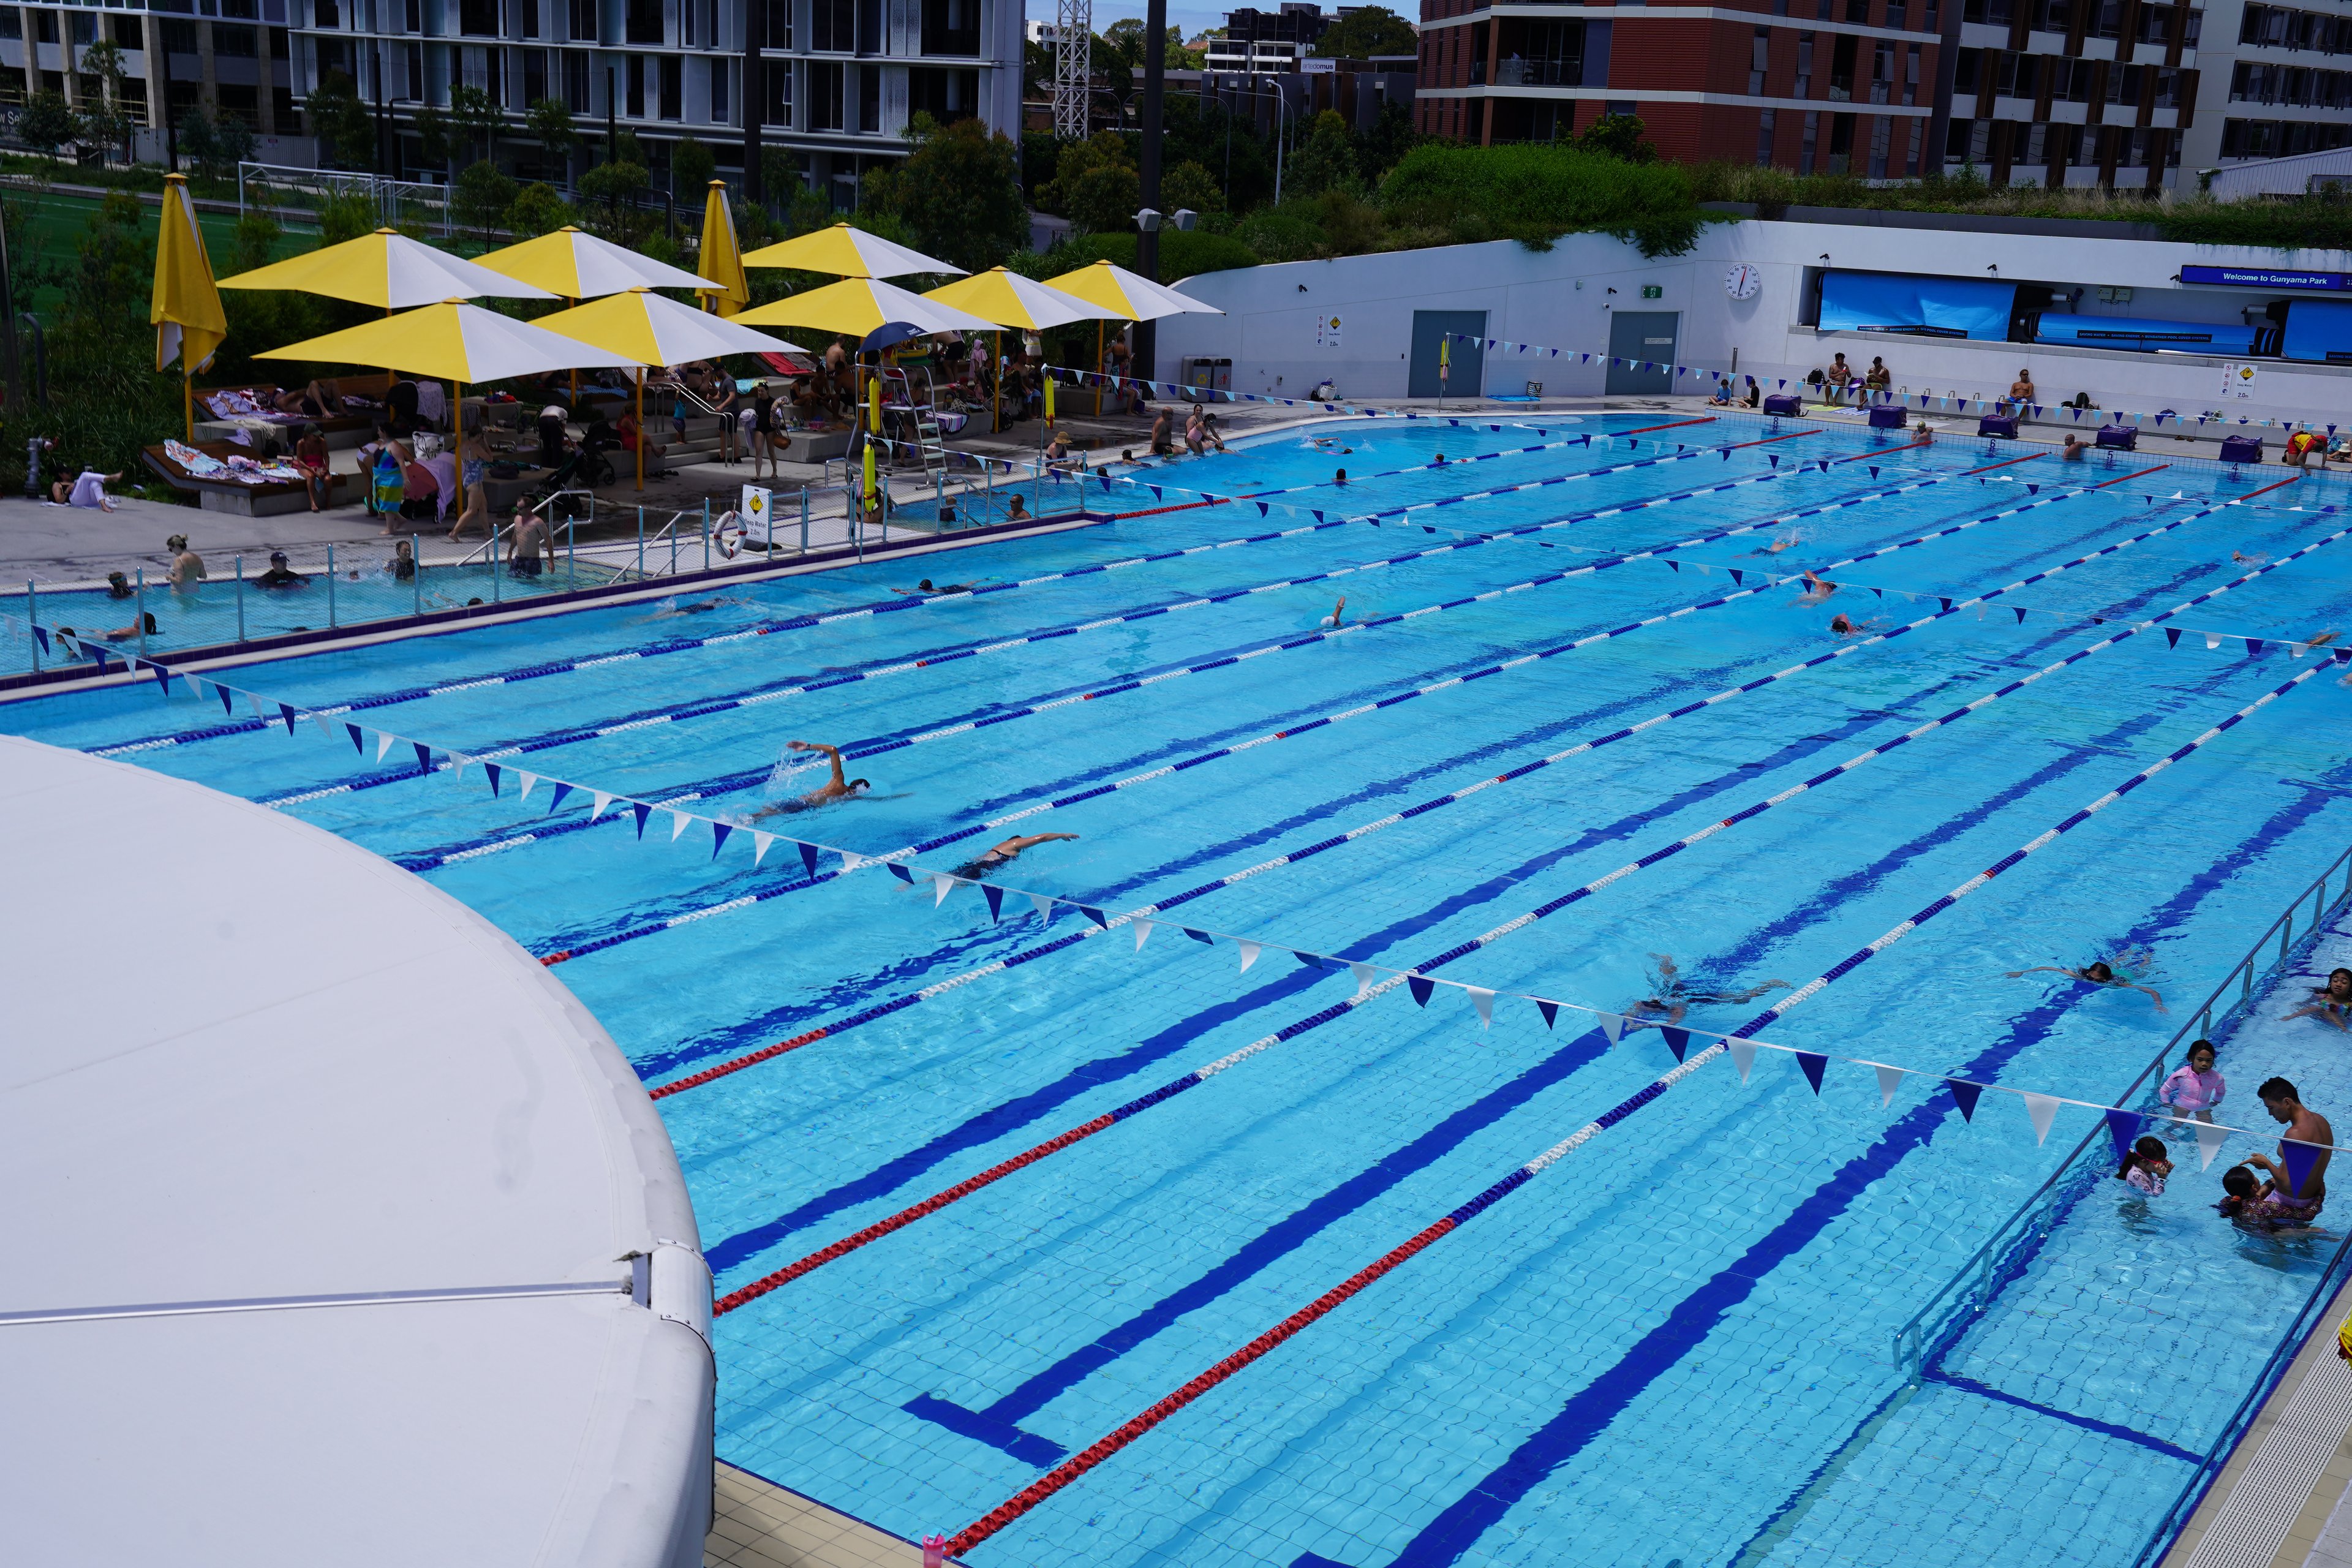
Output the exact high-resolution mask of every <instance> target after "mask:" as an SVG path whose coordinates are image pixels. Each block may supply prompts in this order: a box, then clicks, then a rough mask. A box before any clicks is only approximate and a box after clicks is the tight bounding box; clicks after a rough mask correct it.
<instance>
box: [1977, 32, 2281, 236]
mask: <svg viewBox="0 0 2352 1568" xmlns="http://www.w3.org/2000/svg"><path fill="white" fill-rule="evenodd" d="M1959 4H1960V5H1962V7H1963V9H1962V12H1961V18H1960V29H1959V32H1960V37H1959V47H1958V51H1957V55H1956V58H1955V59H1954V64H1953V76H1952V98H1951V114H1950V120H1949V123H1948V132H1947V137H1946V143H1945V147H1944V162H1945V163H1946V165H1947V166H1948V167H1951V166H1956V165H1959V164H1962V163H1970V164H1973V165H1974V166H1975V167H1977V168H1978V169H1979V170H1981V171H1983V172H1984V174H1986V176H1987V177H1988V178H1989V179H1990V180H1992V181H1993V182H1994V183H1995V184H2040V185H2106V186H2110V187H2117V188H2135V187H2137V188H2141V189H2149V188H2162V187H2163V186H2166V185H2169V184H2177V183H2178V180H2179V169H2180V166H2181V161H2182V158H2183V155H2184V152H2185V150H2186V148H2185V143H2186V142H2188V141H2189V140H2191V139H2196V138H2199V137H2200V135H2201V138H2202V140H2203V141H2204V142H2206V143H2209V144H2215V145H2217V144H2218V132H2219V124H2218V120H2210V122H2209V119H2210V104H2208V105H2206V106H2204V107H2203V108H2200V77H2201V76H2202V75H2203V74H2204V73H2203V72H2202V71H2201V70H2200V67H2199V59H2200V47H2201V46H2202V44H2203V43H2205V42H2206V41H2208V40H2210V38H2211V37H2212V32H2213V27H2212V23H2213V18H2212V17H2211V16H2209V15H2208V14H2207V12H2206V11H2205V10H2203V9H2200V8H2199V7H2197V6H2193V5H2156V4H2149V3H2147V0H1959ZM2249 8H2250V9H2251V8H2252V7H2249ZM2221 74H2222V76H2223V77H2224V79H2226V78H2227V76H2228V74H2229V73H2228V71H2227V70H2226V69H2225V70H2224V71H2223V72H2222V73H2221ZM2191 166H2192V167H2194V166H2195V165H2194V163H2193V162H2192V164H2191ZM2192 188H2193V182H2192Z"/></svg>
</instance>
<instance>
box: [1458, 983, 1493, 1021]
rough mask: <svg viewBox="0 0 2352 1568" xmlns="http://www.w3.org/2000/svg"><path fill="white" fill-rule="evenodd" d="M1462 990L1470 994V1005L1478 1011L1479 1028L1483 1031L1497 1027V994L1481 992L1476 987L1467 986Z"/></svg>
mask: <svg viewBox="0 0 2352 1568" xmlns="http://www.w3.org/2000/svg"><path fill="white" fill-rule="evenodd" d="M1462 989H1463V990H1465V991H1467V992H1468V993H1470V1005H1472V1006H1473V1007H1475V1008H1477V1009H1478V1026H1479V1027H1480V1028H1482V1029H1491V1028H1493V1027H1494V1026H1495V994H1494V993H1493V992H1492V991H1481V990H1480V989H1479V988H1478V987H1477V986H1475V985H1465V986H1464V987H1463V988H1462Z"/></svg>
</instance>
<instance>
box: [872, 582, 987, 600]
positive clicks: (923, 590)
mask: <svg viewBox="0 0 2352 1568" xmlns="http://www.w3.org/2000/svg"><path fill="white" fill-rule="evenodd" d="M987 581H988V579H987V578H985V577H982V578H976V579H974V580H973V581H971V582H970V583H941V584H939V585H938V586H936V587H934V586H933V585H932V584H931V580H930V579H929V577H926V578H924V579H923V580H922V581H921V582H919V583H918V584H915V585H914V586H913V587H911V588H893V589H891V590H890V592H892V593H894V594H911V595H914V596H915V597H917V598H919V599H922V598H929V597H932V596H934V595H940V594H969V593H971V591H972V590H973V589H974V588H977V587H979V586H980V584H982V583H985V582H987Z"/></svg>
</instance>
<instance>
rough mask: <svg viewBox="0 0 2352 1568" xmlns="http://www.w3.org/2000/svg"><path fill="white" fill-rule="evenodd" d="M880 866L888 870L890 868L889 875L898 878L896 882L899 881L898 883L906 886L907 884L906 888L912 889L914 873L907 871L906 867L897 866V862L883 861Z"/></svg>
mask: <svg viewBox="0 0 2352 1568" xmlns="http://www.w3.org/2000/svg"><path fill="white" fill-rule="evenodd" d="M882 864H884V865H885V866H887V867H889V868H890V875H892V876H893V877H896V878H898V880H900V881H902V882H904V883H906V884H907V886H908V887H910V888H911V887H913V886H914V885H915V873H914V872H913V871H911V870H909V869H908V868H906V867H904V866H901V865H899V864H898V862H897V861H896V860H885V861H883V862H882Z"/></svg>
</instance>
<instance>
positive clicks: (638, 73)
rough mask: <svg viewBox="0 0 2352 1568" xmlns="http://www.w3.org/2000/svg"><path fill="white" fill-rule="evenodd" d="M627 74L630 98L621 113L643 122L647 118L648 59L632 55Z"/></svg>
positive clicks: (625, 102)
mask: <svg viewBox="0 0 2352 1568" xmlns="http://www.w3.org/2000/svg"><path fill="white" fill-rule="evenodd" d="M625 76H626V79H627V84H628V97H627V99H626V100H625V101H624V104H623V107H622V110H621V112H622V113H624V114H625V115H627V116H628V117H629V118H630V119H632V120H643V119H644V118H645V117H646V57H645V56H643V55H631V56H630V57H629V64H628V68H627V70H626V72H625Z"/></svg>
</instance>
